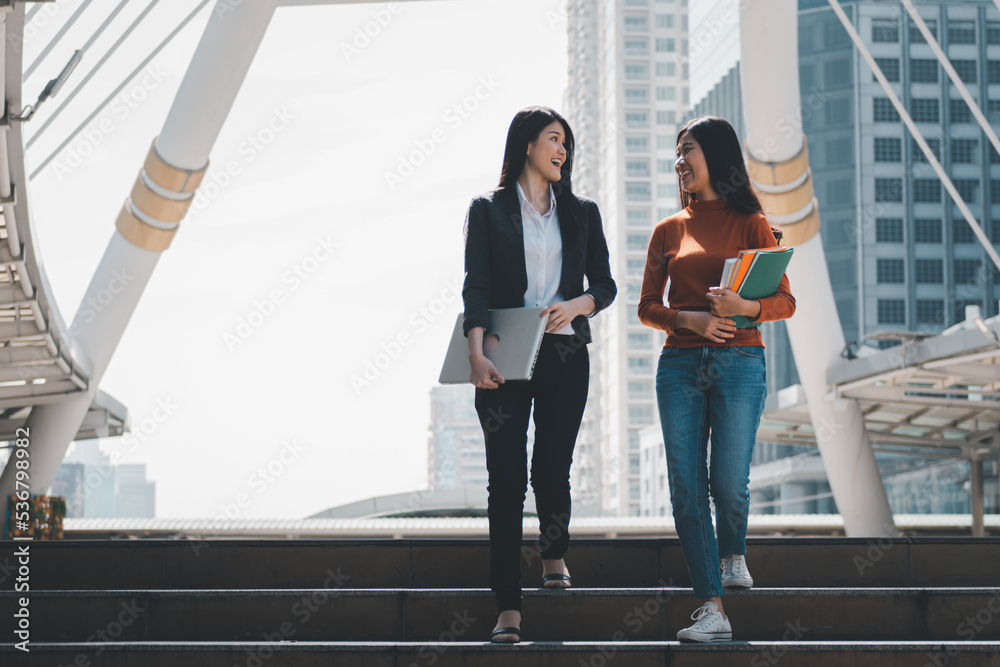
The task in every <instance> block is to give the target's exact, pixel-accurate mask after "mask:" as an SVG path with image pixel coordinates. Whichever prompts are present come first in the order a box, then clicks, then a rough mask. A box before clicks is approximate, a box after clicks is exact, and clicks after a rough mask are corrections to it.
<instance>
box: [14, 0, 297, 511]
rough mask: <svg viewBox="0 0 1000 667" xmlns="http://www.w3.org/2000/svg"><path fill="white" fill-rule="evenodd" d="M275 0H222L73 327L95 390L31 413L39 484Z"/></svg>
mask: <svg viewBox="0 0 1000 667" xmlns="http://www.w3.org/2000/svg"><path fill="white" fill-rule="evenodd" d="M276 2H277V0H253V2H241V3H233V2H229V1H228V0H219V3H218V4H217V6H216V7H215V9H214V11H213V12H212V16H211V17H210V18H209V21H208V25H207V26H206V28H205V32H204V34H203V35H202V38H201V41H200V42H199V44H198V48H197V50H196V51H195V53H194V56H193V57H192V59H191V64H190V65H189V66H188V70H187V73H186V74H185V75H184V80H183V81H182V82H181V86H180V89H179V90H178V92H177V96H176V97H175V99H174V103H173V106H172V107H171V108H170V112H169V114H168V115H167V119H166V121H165V122H164V128H163V132H162V134H161V135H160V137H159V139H158V140H157V141H156V142H155V145H154V147H153V148H151V149H150V154H149V156H148V157H147V159H146V164H145V165H144V168H143V170H142V171H141V172H140V175H139V178H138V179H137V181H136V184H135V186H134V187H133V188H132V196H131V197H130V198H129V199H127V200H126V201H125V205H124V207H123V209H122V212H121V214H120V215H119V217H118V221H117V223H116V226H117V231H116V232H115V234H114V235H113V236H112V239H111V242H110V243H109V244H108V248H107V250H105V253H104V257H103V258H102V259H101V262H100V265H99V266H98V267H97V271H96V272H95V273H94V277H93V278H92V279H91V282H90V286H89V287H88V289H87V293H86V295H85V296H84V298H83V302H82V304H81V306H80V310H79V311H78V312H77V314H76V317H75V318H74V320H73V324H72V326H71V329H70V331H71V333H72V334H73V336H74V338H75V340H76V342H77V343H78V344H79V346H80V349H81V350H82V351H83V352H84V353H85V354H86V355H87V356H88V357H89V358H90V360H91V361H92V363H93V369H92V375H91V377H90V385H89V388H88V391H87V392H82V393H81V394H80V395H79V396H78V397H76V398H73V399H71V400H68V401H65V402H62V403H57V404H52V405H43V406H37V407H35V408H34V409H33V410H32V411H31V414H30V416H29V417H28V421H27V427H28V428H29V430H30V440H31V449H30V452H31V468H30V475H31V478H30V481H31V491H32V493H42V492H45V491H46V490H47V489H48V488H49V486H51V484H52V480H53V479H55V475H56V472H58V470H59V466H60V464H61V463H62V460H63V457H64V456H65V454H66V450H67V449H68V447H69V444H70V443H71V442H72V440H73V438H75V437H76V434H77V432H78V430H79V428H80V424H81V422H82V421H83V418H84V417H85V416H86V414H87V410H88V408H89V407H90V404H91V402H92V401H93V398H94V395H95V394H96V393H97V389H98V386H99V385H100V382H101V378H102V377H103V375H104V372H105V370H106V369H107V367H108V363H109V362H110V361H111V356H112V354H113V353H114V351H115V348H116V347H117V346H118V342H119V341H120V340H121V337H122V334H123V333H124V331H125V327H126V326H127V324H128V321H129V319H130V318H131V317H132V313H133V312H134V311H135V307H136V304H137V303H138V301H139V298H140V297H141V296H142V293H143V291H144V290H145V287H146V284H147V283H148V282H149V278H150V276H151V275H152V273H153V269H154V268H155V267H156V263H157V261H158V260H159V258H160V255H161V254H162V252H163V250H165V249H166V248H167V247H168V246H169V245H170V241H171V239H172V238H173V235H174V234H175V233H176V231H177V227H178V225H179V224H180V220H181V219H182V218H183V217H184V214H185V213H186V211H187V207H188V206H189V205H190V203H191V201H192V200H193V198H194V191H195V189H196V188H197V185H198V183H199V182H200V179H201V176H202V175H204V170H205V168H206V166H207V163H208V156H209V153H210V152H211V150H212V146H213V145H214V144H215V140H216V139H217V137H218V134H219V130H220V129H221V127H222V124H223V122H224V121H225V119H226V116H228V114H229V111H230V109H231V107H232V105H233V100H234V99H235V98H236V94H237V92H238V91H239V89H240V86H241V85H242V84H243V80H244V78H245V76H246V73H247V70H248V69H249V68H250V63H251V62H252V61H253V58H254V55H255V54H256V53H257V48H258V47H259V45H260V42H261V39H262V38H263V36H264V33H265V31H266V30H267V26H268V24H269V23H270V20H271V16H272V15H273V13H274V8H275V6H276ZM109 295H110V298H109ZM94 304H96V305H94ZM153 352H154V351H151V353H153ZM13 489H14V467H13V466H7V468H5V469H4V471H3V475H2V476H0V497H4V496H6V495H9V494H10V493H11V492H12V491H13Z"/></svg>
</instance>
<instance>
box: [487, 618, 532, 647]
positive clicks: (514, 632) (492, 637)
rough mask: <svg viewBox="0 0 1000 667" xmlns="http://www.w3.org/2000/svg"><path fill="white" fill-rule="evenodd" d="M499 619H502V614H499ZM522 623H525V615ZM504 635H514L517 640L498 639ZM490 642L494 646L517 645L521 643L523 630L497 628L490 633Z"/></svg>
mask: <svg viewBox="0 0 1000 667" xmlns="http://www.w3.org/2000/svg"><path fill="white" fill-rule="evenodd" d="M497 618H498V619H499V618H500V612H497ZM521 622H522V623H523V622H524V614H521ZM502 635H514V636H515V637H517V639H497V638H498V637H500V636H502ZM490 641H491V642H492V643H494V644H517V643H519V642H520V641H521V628H515V627H513V626H511V627H509V628H497V629H496V630H494V631H493V632H491V633H490Z"/></svg>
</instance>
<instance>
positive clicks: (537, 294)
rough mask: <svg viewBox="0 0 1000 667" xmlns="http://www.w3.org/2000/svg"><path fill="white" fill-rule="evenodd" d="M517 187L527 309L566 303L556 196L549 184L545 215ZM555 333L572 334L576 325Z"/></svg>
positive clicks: (567, 326) (519, 185)
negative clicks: (561, 284)
mask: <svg viewBox="0 0 1000 667" xmlns="http://www.w3.org/2000/svg"><path fill="white" fill-rule="evenodd" d="M516 185H517V198H518V201H520V202H521V222H522V228H523V230H524V268H525V270H526V271H527V274H528V289H527V290H525V292H524V306H525V308H531V307H534V306H551V305H552V304H554V303H559V302H560V301H562V300H563V296H562V293H561V292H560V291H559V282H560V280H561V278H562V236H560V234H559V214H558V213H557V211H556V193H555V190H553V189H552V184H551V183H550V184H549V210H548V211H546V212H545V214H544V215H542V214H541V213H539V212H538V211H536V210H535V207H534V206H532V205H531V202H530V201H528V198H527V197H526V196H525V194H524V190H522V189H521V184H520V183H516ZM552 333H557V334H563V335H567V336H569V335H572V334H573V333H574V332H573V326H572V325H571V324H567V325H566V326H564V327H563V328H562V329H559V330H558V331H553V332H552Z"/></svg>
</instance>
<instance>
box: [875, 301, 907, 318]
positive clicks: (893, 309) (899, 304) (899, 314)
mask: <svg viewBox="0 0 1000 667" xmlns="http://www.w3.org/2000/svg"><path fill="white" fill-rule="evenodd" d="M878 323H879V324H906V301H905V300H903V299H879V300H878Z"/></svg>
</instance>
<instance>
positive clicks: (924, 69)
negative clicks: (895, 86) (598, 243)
mask: <svg viewBox="0 0 1000 667" xmlns="http://www.w3.org/2000/svg"><path fill="white" fill-rule="evenodd" d="M940 67H941V66H940V65H939V64H938V61H937V60H936V59H935V58H910V81H911V82H912V83H937V82H938V69H939V68H940Z"/></svg>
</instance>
